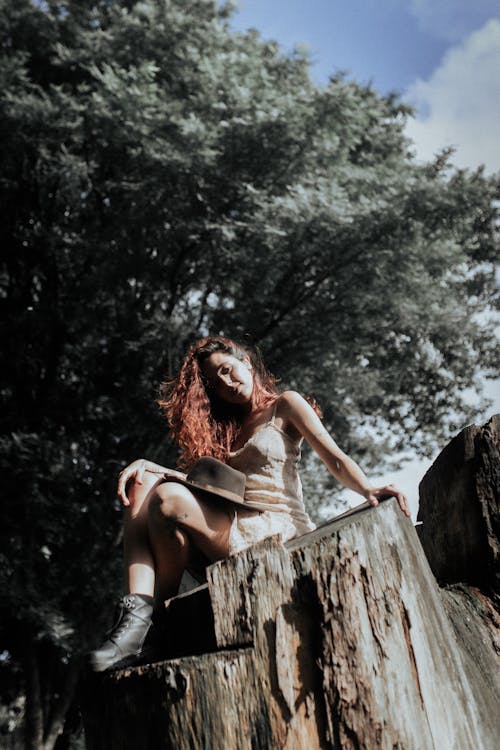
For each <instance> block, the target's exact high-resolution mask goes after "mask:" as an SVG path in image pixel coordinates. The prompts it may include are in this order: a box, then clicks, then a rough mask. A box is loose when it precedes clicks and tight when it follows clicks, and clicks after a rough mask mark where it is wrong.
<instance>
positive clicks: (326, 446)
mask: <svg viewBox="0 0 500 750" xmlns="http://www.w3.org/2000/svg"><path fill="white" fill-rule="evenodd" d="M280 407H281V408H280V416H282V417H283V418H284V419H286V420H288V421H289V422H290V423H291V424H292V425H293V427H294V428H295V429H296V430H297V432H299V433H300V434H301V435H302V436H303V437H304V438H305V440H307V442H308V443H309V445H310V446H311V448H313V450H314V451H315V452H316V453H317V454H318V456H319V457H320V458H321V460H322V461H323V463H324V464H325V465H326V467H327V468H328V470H329V471H330V472H331V473H332V474H333V476H334V477H335V479H338V480H339V482H342V484H343V485H345V487H349V489H351V490H354V491H355V492H358V493H359V494H360V495H362V496H363V497H364V498H366V500H368V502H369V503H370V504H371V505H378V501H379V498H380V497H382V496H383V495H394V497H395V498H396V499H397V501H398V503H399V506H400V508H401V510H402V511H403V513H405V515H407V516H410V511H409V510H408V506H407V503H406V498H405V496H404V495H403V493H402V492H400V491H399V490H397V489H396V488H395V487H394V486H393V485H392V484H389V485H386V486H385V487H374V486H373V485H371V484H370V482H369V481H368V479H367V477H366V476H365V474H364V473H363V472H362V471H361V469H360V468H359V466H358V465H357V463H356V462H355V461H353V460H352V458H349V456H348V455H347V454H346V453H344V452H343V451H342V450H341V449H340V448H339V446H338V445H337V443H336V442H335V441H334V440H333V438H332V437H331V435H330V434H329V433H328V431H327V429H326V428H325V426H324V425H323V423H322V421H321V419H320V418H319V417H318V415H317V414H316V412H315V411H314V409H313V408H312V407H311V406H310V404H308V403H307V401H306V400H305V399H304V398H302V396H301V395H300V394H299V393H296V392H295V391H286V392H285V393H283V394H282V395H281V397H280Z"/></svg>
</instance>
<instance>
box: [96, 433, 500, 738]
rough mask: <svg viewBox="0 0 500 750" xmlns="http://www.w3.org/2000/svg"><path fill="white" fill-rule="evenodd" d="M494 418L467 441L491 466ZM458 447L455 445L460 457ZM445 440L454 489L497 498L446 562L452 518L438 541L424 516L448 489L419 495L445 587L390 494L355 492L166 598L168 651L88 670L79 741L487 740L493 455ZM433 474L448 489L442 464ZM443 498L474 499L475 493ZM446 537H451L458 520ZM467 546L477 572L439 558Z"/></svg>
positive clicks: (492, 661) (434, 513)
mask: <svg viewBox="0 0 500 750" xmlns="http://www.w3.org/2000/svg"><path fill="white" fill-rule="evenodd" d="M493 423H494V424H496V425H498V422H492V423H489V427H488V426H486V427H485V428H483V430H482V431H481V430H479V428H470V429H472V430H476V432H475V433H474V440H473V441H472V442H473V443H474V446H476V447H475V448H474V450H477V449H478V448H477V446H478V445H482V444H483V443H481V440H483V438H484V440H487V441H489V442H488V456H489V458H488V462H489V463H488V466H491V467H493V465H494V459H495V453H494V451H495V450H496V451H497V454H496V460H498V441H496V448H495V434H496V433H495V429H494V428H492V426H491V425H492V424H493ZM487 430H489V431H490V432H489V433H488V434H489V435H490V436H489V437H488V438H486V432H485V431H487ZM480 435H481V436H482V437H481V438H480ZM459 437H460V436H459ZM478 441H479V442H478ZM483 442H484V441H483ZM455 444H456V445H459V446H463V445H465V444H466V445H469V444H470V441H469V438H461V439H455ZM451 445H453V443H452V444H451ZM449 450H450V447H449V446H448V448H447V449H445V451H444V453H446V451H449ZM460 450H462V448H461V449H460ZM471 450H472V449H471ZM468 451H469V448H467V450H466V451H463V450H462V455H463V462H465V463H466V464H467V462H470V461H471V460H472V458H471V457H470V452H468ZM474 455H475V453H474ZM442 456H443V454H442ZM442 456H440V457H439V458H438V459H437V462H436V464H435V466H437V467H439V466H441V467H443V466H444V467H445V468H444V469H443V468H441V469H439V468H438V469H436V471H437V476H441V474H442V471H448V470H449V467H450V466H452V467H453V476H456V471H459V472H460V471H462V472H463V473H464V476H466V479H464V481H466V482H467V483H468V484H467V486H468V487H470V486H472V484H474V482H475V484H474V487H475V488H476V494H475V495H474V494H471V493H470V492H469V491H467V492H465V491H464V492H463V493H462V494H460V493H459V492H458V490H457V491H456V492H455V497H456V498H459V500H456V502H459V501H460V502H465V503H475V504H478V503H479V504H480V506H481V513H480V514H479V515H481V514H483V515H484V507H485V504H486V506H487V507H488V508H490V509H491V512H492V518H491V519H490V521H489V522H484V523H483V525H482V526H481V523H480V522H479V521H477V518H476V522H474V523H475V525H474V534H476V533H481V534H483V537H482V538H488V539H491V548H489V550H488V551H487V554H486V555H485V554H484V551H483V549H482V544H475V543H472V541H471V543H470V544H469V543H467V545H464V546H466V549H467V555H466V556H465V558H466V559H465V561H464V559H463V557H464V555H462V552H463V550H462V551H460V554H459V555H458V556H457V557H458V558H460V564H458V562H457V564H455V563H454V564H450V565H449V566H448V567H447V566H446V564H443V565H441V561H443V560H446V557H447V555H446V554H443V553H442V551H441V549H440V546H441V545H442V544H443V543H444V540H445V539H446V534H444V532H443V531H442V529H441V527H440V529H439V534H440V536H439V538H438V540H437V541H436V540H434V541H432V526H433V523H431V519H432V518H434V517H436V518H438V520H439V524H443V523H445V520H446V512H445V511H444V512H441V510H439V509H436V507H435V506H436V505H440V506H441V505H444V504H445V503H446V498H445V497H443V496H441V495H440V494H439V490H435V491H434V490H433V494H429V493H428V494H427V495H426V496H425V497H424V499H423V501H422V510H421V515H422V519H423V520H424V527H423V528H424V539H423V542H424V547H425V549H426V551H428V550H437V551H436V553H435V554H434V553H432V552H431V553H430V556H429V559H430V561H431V566H432V567H433V568H435V569H436V574H437V575H438V578H439V580H440V581H446V582H447V583H452V584H453V586H452V588H447V589H446V590H441V589H440V588H439V586H438V585H437V583H436V580H435V578H434V575H433V573H432V571H431V569H430V567H429V563H428V561H427V559H426V556H425V554H424V550H423V548H422V545H421V544H420V541H419V539H418V537H417V534H416V532H415V529H414V527H413V525H412V523H411V521H409V519H407V518H406V517H405V516H404V515H403V514H402V513H401V511H400V509H399V508H398V506H397V503H396V501H395V500H388V501H386V502H385V503H383V504H381V505H380V506H379V507H377V508H367V507H363V508H362V509H361V510H359V511H358V512H356V513H353V514H349V515H347V516H345V517H343V518H339V519H336V520H333V521H332V522H330V523H328V524H325V525H323V526H322V527H321V528H320V529H317V530H316V531H314V532H311V533H310V534H307V535H305V536H303V537H301V538H300V539H297V540H294V541H293V542H290V543H288V544H287V545H285V546H283V545H282V544H281V543H280V541H279V539H278V538H270V539H266V540H264V541H263V542H261V543H259V544H257V545H255V546H253V547H252V548H250V549H248V550H245V551H244V552H241V553H239V554H238V555H234V556H232V557H230V558H228V559H226V560H223V561H221V562H219V563H216V564H215V565H212V566H211V567H210V568H208V571H207V579H208V583H207V584H206V585H205V586H202V587H199V588H198V589H197V590H195V591H194V592H192V593H191V594H189V593H188V594H185V595H183V596H182V597H176V598H175V599H174V600H172V601H171V603H170V605H169V609H170V615H171V617H172V618H173V621H172V623H171V636H170V641H169V642H168V639H166V640H165V644H166V645H165V649H166V651H165V653H164V658H163V660H162V661H159V662H158V663H155V664H151V665H147V666H143V667H137V668H134V669H128V670H122V671H117V672H114V673H109V674H105V675H100V676H88V677H87V680H86V684H85V686H84V690H83V713H84V721H85V728H86V737H87V746H88V748H89V750H100V749H101V748H102V750H104V749H105V750H113V749H114V748H116V749H118V748H120V749H121V750H128V748H130V750H132V748H133V749H134V750H135V749H136V748H140V750H143V749H144V750H146V749H149V748H150V749H151V750H153V749H154V750H163V749H165V750H166V749H170V748H172V749H175V750H184V749H186V750H187V749H188V748H196V749H197V748H204V749H206V750H211V749H212V748H213V749H214V750H216V749H217V750H218V749H219V748H224V749H229V750H233V749H234V750H244V749H246V748H248V749H249V750H258V749H262V750H275V749H276V748H287V749H290V750H302V749H303V750H314V748H353V749H354V748H391V749H392V748H401V749H402V750H403V749H404V750H427V749H429V750H430V749H431V748H432V749H434V748H439V750H447V749H448V748H449V749H450V750H451V749H452V748H453V750H461V749H463V750H470V748H481V749H482V750H487V749H488V748H491V750H493V748H495V749H496V747H497V740H498V736H499V731H500V725H499V720H498V701H499V698H500V687H499V684H498V642H497V641H498V635H497V634H498V632H499V631H498V613H497V609H496V605H495V596H496V595H497V594H498V590H497V589H495V581H496V580H497V579H496V577H495V575H496V574H495V571H496V568H495V565H496V564H497V559H498V558H497V557H495V554H496V553H495V549H496V548H495V546H494V531H495V529H496V528H497V527H496V526H495V523H496V522H498V515H496V516H495V517H494V518H493V516H494V513H495V502H496V503H497V505H496V512H497V513H498V494H497V495H495V492H497V489H495V488H494V487H493V489H492V488H491V481H490V480H491V479H492V477H493V476H494V471H490V470H488V471H486V472H484V471H483V478H482V479H478V472H480V471H482V469H481V468H478V467H480V466H484V464H485V461H484V460H483V462H482V463H481V462H480V461H479V462H476V463H474V461H472V463H468V464H467V468H466V469H465V468H463V466H462V469H460V467H458V469H457V463H456V462H455V463H453V461H454V460H455V459H453V460H452V459H451V458H450V456H449V455H447V456H445V457H444V458H443V457H442ZM456 461H458V462H459V460H458V458H457V459H456ZM443 462H444V464H443ZM432 471H433V469H432V470H431V472H432ZM470 472H472V475H473V477H475V479H474V480H472V479H471V478H470ZM485 477H486V479H485ZM440 481H441V485H439V486H440V487H442V488H444V490H443V491H445V492H446V491H448V489H449V483H450V481H452V480H450V479H448V480H446V479H445V477H441V480H440ZM447 482H448V483H447ZM471 482H472V484H471ZM428 486H430V485H429V477H427V478H426V479H425V480H424V482H423V487H424V488H425V487H428ZM432 486H433V487H434V488H435V487H436V482H434V484H432ZM478 488H479V489H478ZM485 495H487V497H488V500H487V501H486V500H485V499H484V498H485ZM495 497H496V501H495V499H494V498H495ZM426 498H427V499H426ZM429 498H431V499H429ZM460 498H461V499H460ZM453 513H454V514H455V515H454V516H453V517H454V518H455V517H456V518H459V517H460V514H461V513H462V514H463V517H467V518H471V517H476V516H477V515H478V513H477V512H476V510H474V509H471V508H466V509H465V508H464V509H462V511H460V510H459V509H456V508H454V509H453ZM471 528H472V525H471ZM478 529H483V530H482V531H479V532H478V531H477V530H478ZM492 530H493V532H492ZM451 533H452V532H450V534H451ZM471 533H472V532H471ZM484 534H485V535H486V537H484ZM452 538H453V539H454V540H455V542H454V543H455V544H457V545H458V544H459V541H458V540H459V538H460V535H459V534H458V533H457V532H456V531H453V535H452ZM438 553H439V554H438ZM435 558H437V560H438V563H435ZM473 559H474V560H477V564H478V567H481V566H486V567H487V571H488V572H487V573H485V572H484V571H483V572H479V574H478V576H475V574H474V577H473V578H471V579H470V582H474V584H475V587H472V586H468V585H466V584H467V582H468V581H469V579H468V578H463V579H461V580H460V583H458V580H459V579H458V578H457V577H456V576H455V575H452V574H451V573H446V575H445V574H443V572H442V571H443V570H445V571H446V570H451V571H457V575H460V574H461V572H462V571H468V570H469V567H470V565H471V564H472V560H473ZM467 561H468V562H467ZM440 565H441V567H439V566H440ZM464 581H465V583H464ZM479 584H480V585H481V586H482V589H480V588H479V587H478V586H479ZM495 618H496V619H495ZM193 622H194V623H195V627H194V628H193ZM173 623H175V624H173ZM495 623H496V625H495ZM495 628H497V629H496V630H495ZM190 633H191V635H190ZM495 639H497V640H495ZM190 643H191V647H192V650H191V651H190ZM176 648H177V652H176V651H175V649H176ZM203 651H205V653H202V652H203ZM168 653H169V654H170V658H165V657H166V656H167V654H168ZM174 655H175V656H176V658H173V657H174ZM495 705H496V708H495Z"/></svg>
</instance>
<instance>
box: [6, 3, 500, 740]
mask: <svg viewBox="0 0 500 750" xmlns="http://www.w3.org/2000/svg"><path fill="white" fill-rule="evenodd" d="M0 10H1V13H0V33H1V44H2V47H1V59H0V81H1V91H2V97H1V105H0V106H1V123H2V124H1V128H2V139H1V144H0V149H1V150H0V159H1V163H2V176H1V182H0V190H1V197H2V206H3V207H4V216H3V221H2V222H1V225H0V232H1V235H2V236H1V246H2V248H3V258H2V276H1V280H2V283H1V296H0V302H1V305H2V308H3V313H4V314H3V316H2V318H3V320H4V321H5V323H4V324H3V328H2V336H3V342H4V352H5V357H4V366H3V368H2V386H1V389H2V402H3V406H4V409H3V414H4V416H3V417H2V447H3V448H4V451H3V457H2V468H3V476H4V489H5V492H4V498H5V500H4V514H3V515H4V524H3V527H2V550H3V553H2V562H3V565H2V573H1V576H2V581H1V590H2V601H1V609H2V615H3V617H2V619H3V622H4V624H3V626H2V634H3V635H4V640H5V643H6V648H7V649H8V652H9V653H10V655H11V658H12V659H13V660H14V661H15V662H16V664H17V663H19V662H20V660H22V652H23V646H24V645H25V644H26V642H30V643H33V644H35V646H36V648H37V649H38V652H37V653H38V656H37V658H38V662H37V664H38V667H39V669H40V670H41V673H42V678H43V680H44V681H45V682H44V684H45V689H46V690H48V691H52V692H56V693H57V692H59V693H61V691H62V688H61V683H60V678H59V672H60V669H59V668H58V669H55V668H54V667H53V666H52V669H51V670H50V669H49V668H48V667H46V666H44V665H46V663H47V662H50V661H51V663H52V665H54V664H55V663H57V664H59V665H61V664H64V663H65V660H67V658H68V654H70V653H73V654H74V653H82V652H83V651H85V650H86V649H87V648H88V647H89V645H90V643H91V642H92V639H93V638H94V639H95V638H96V634H97V631H98V630H99V629H100V627H101V625H102V623H103V622H104V620H105V619H106V616H107V614H108V611H109V607H108V602H109V601H110V598H112V596H113V595H114V593H115V592H116V591H117V590H118V589H119V563H120V561H119V554H118V551H119V550H118V548H117V538H118V533H119V531H118V530H119V519H120V515H119V513H118V512H117V508H115V507H114V506H113V504H112V502H110V498H111V497H112V496H113V493H114V481H115V476H116V473H117V471H118V467H119V466H121V465H123V464H124V463H125V462H126V461H128V460H129V459H131V458H134V457H137V456H140V455H146V456H148V457H149V458H152V459H153V460H154V459H157V460H160V461H162V462H165V463H170V464H172V463H173V462H174V461H175V450H174V448H173V447H172V446H171V445H170V444H169V442H168V440H166V439H165V427H164V425H163V424H162V423H161V421H160V420H159V417H158V414H157V410H156V407H155V405H154V396H155V387H156V384H157V383H158V382H159V381H160V380H161V378H162V377H163V376H164V375H165V373H172V372H173V371H174V370H175V367H176V365H177V363H178V361H179V358H180V356H181V354H182V352H183V351H184V350H185V347H186V345H187V344H188V343H189V342H190V341H192V340H193V339H195V338H196V337H198V336H199V335H200V334H204V333H206V332H208V331H210V332H212V333H216V332H224V333H226V334H228V335H232V336H235V337H237V338H238V337H239V338H249V339H250V340H251V341H253V342H255V343H257V344H258V345H259V346H260V347H261V349H262V351H263V353H264V356H265V358H266V360H267V362H268V363H269V364H270V365H271V368H272V369H273V370H274V371H275V372H276V373H277V374H278V375H279V376H280V377H281V378H282V381H283V385H284V386H287V387H290V386H291V387H294V388H297V389H298V390H300V391H302V392H305V393H309V394H311V395H314V396H315V397H316V398H317V399H318V401H319V402H320V403H321V405H322V406H323V408H324V411H325V419H326V422H327V424H328V426H329V427H330V428H331V429H332V431H333V434H334V436H335V437H336V438H338V440H339V442H340V444H341V445H342V446H343V447H344V448H346V449H347V450H348V451H349V452H351V453H352V454H353V455H354V456H355V457H356V458H358V459H360V460H361V463H362V465H363V466H365V467H369V466H370V465H374V464H376V463H377V462H380V461H381V460H382V456H383V454H384V452H386V453H387V451H388V449H389V448H390V449H391V450H399V449H400V448H402V447H403V446H406V447H409V446H413V448H415V449H417V450H421V451H425V450H428V448H429V445H431V444H433V443H434V442H435V441H441V440H443V439H444V438H445V437H447V436H448V435H449V434H450V431H453V430H454V429H456V427H457V426H458V425H459V424H460V423H462V422H463V420H464V419H470V418H471V416H472V412H471V410H470V408H469V407H468V406H467V403H466V402H465V400H464V396H463V392H464V390H465V389H466V388H467V387H471V386H473V387H476V388H477V387H478V375H479V373H480V372H481V371H486V372H487V373H488V372H490V373H491V374H492V372H493V368H494V365H495V360H494V339H493V335H492V332H491V330H490V329H489V328H488V326H484V316H485V311H487V310H488V309H490V308H491V307H492V306H493V305H494V304H495V289H494V274H493V264H494V261H495V258H496V257H497V254H498V237H497V236H496V235H495V226H496V225H495V221H496V214H495V205H496V204H495V200H497V201H498V198H499V184H498V179H497V178H487V177H485V175H484V174H483V172H482V170H481V169H478V170H477V171H476V172H468V171H454V170H452V169H451V168H450V167H449V165H448V161H447V154H446V153H445V152H444V153H443V154H442V155H440V156H438V157H437V158H436V160H435V161H434V162H433V163H431V164H427V165H419V164H418V163H416V161H415V160H414V158H413V157H412V152H411V148H412V147H411V143H410V142H409V141H408V140H407V138H406V137H405V135H404V126H405V121H406V118H407V116H408V115H409V114H410V112H409V109H408V108H407V107H406V106H405V105H404V104H403V103H402V102H401V101H400V100H399V99H398V98H397V97H395V96H389V97H380V96H379V95H378V94H376V93H375V92H374V91H372V90H371V89H370V88H367V87H363V86H360V85H358V84H357V83H355V82H353V81H349V80H347V79H346V78H345V77H342V76H335V77H333V78H332V79H331V81H330V83H329V85H328V86H326V87H325V88H321V89H320V88H318V87H316V86H314V85H313V84H312V82H311V80H310V78H309V70H308V60H307V59H306V58H305V57H304V56H303V55H302V54H299V53H297V54H294V55H292V56H288V57H287V56H284V55H283V54H282V53H281V51H280V50H279V48H278V47H277V45H275V44H273V43H265V42H263V41H262V40H260V39H259V37H258V35H257V34H255V33H253V32H252V33H249V34H246V35H239V34H234V33H231V32H230V31H229V30H228V28H227V26H226V25H225V24H224V16H225V13H226V11H225V10H224V9H222V10H220V9H219V10H217V8H216V4H215V3H214V2H210V1H209V0H183V1H182V2H181V0H169V1H168V0H156V1H155V0H148V1H144V2H133V1H132V0H128V1H126V0H121V1H120V2H118V1H116V2H114V1H113V0H99V1H97V2H90V1H86V0H73V1H72V2H64V1H61V2H56V1H55V0H49V1H47V2H43V3H34V2H29V1H28V0H15V2H14V0H2V2H0ZM481 321H482V322H481ZM377 433H378V434H377ZM20 634H22V638H21V640H20V638H19V636H20ZM94 642H95V641H94ZM42 652H43V654H42ZM47 654H50V658H49V657H48V656H47ZM58 670H59V671H58ZM63 671H64V670H63ZM49 674H52V675H53V676H54V680H53V682H52V683H51V682H50V679H52V678H49V676H48V675H49ZM25 680H26V684H27V683H28V678H27V677H25ZM43 680H42V681H43ZM56 683H57V684H56ZM47 727H48V723H47V721H46V722H45V734H46V736H47V732H48V729H47ZM37 731H38V732H39V731H40V730H39V729H38V730H37ZM35 733H36V732H35Z"/></svg>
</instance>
